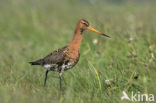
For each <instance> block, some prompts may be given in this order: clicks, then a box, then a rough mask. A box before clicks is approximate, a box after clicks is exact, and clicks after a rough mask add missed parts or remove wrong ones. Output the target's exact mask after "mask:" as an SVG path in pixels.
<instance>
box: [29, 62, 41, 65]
mask: <svg viewBox="0 0 156 103" xmlns="http://www.w3.org/2000/svg"><path fill="white" fill-rule="evenodd" d="M29 63H30V64H31V65H40V64H39V63H38V62H29Z"/></svg>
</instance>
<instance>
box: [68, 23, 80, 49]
mask: <svg viewBox="0 0 156 103" xmlns="http://www.w3.org/2000/svg"><path fill="white" fill-rule="evenodd" d="M82 33H83V31H81V29H80V28H79V26H77V27H76V30H75V34H74V37H73V39H72V41H71V42H70V43H69V47H71V48H73V49H75V50H78V51H79V50H80V46H81V41H82Z"/></svg>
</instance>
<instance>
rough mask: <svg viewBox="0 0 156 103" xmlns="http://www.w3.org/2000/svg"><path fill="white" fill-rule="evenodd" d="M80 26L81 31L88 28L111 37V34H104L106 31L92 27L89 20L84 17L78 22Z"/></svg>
mask: <svg viewBox="0 0 156 103" xmlns="http://www.w3.org/2000/svg"><path fill="white" fill-rule="evenodd" d="M78 27H79V29H80V30H81V31H84V30H86V29H88V30H91V31H93V32H96V33H97V34H100V35H103V36H106V37H109V38H110V36H108V35H106V34H104V33H102V32H99V31H98V30H96V29H94V28H92V27H90V26H89V23H88V21H87V20H84V19H82V20H80V21H79V22H78ZM77 29H78V28H77Z"/></svg>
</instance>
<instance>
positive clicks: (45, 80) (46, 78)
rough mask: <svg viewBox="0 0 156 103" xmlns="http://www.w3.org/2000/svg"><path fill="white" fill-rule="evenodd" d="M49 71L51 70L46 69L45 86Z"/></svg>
mask: <svg viewBox="0 0 156 103" xmlns="http://www.w3.org/2000/svg"><path fill="white" fill-rule="evenodd" d="M48 72H49V70H46V72H45V79H44V87H45V86H46V81H47V76H48Z"/></svg>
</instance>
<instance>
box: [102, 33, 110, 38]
mask: <svg viewBox="0 0 156 103" xmlns="http://www.w3.org/2000/svg"><path fill="white" fill-rule="evenodd" d="M101 35H103V36H106V37H108V38H111V37H110V36H108V35H106V34H104V33H103V34H101Z"/></svg>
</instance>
